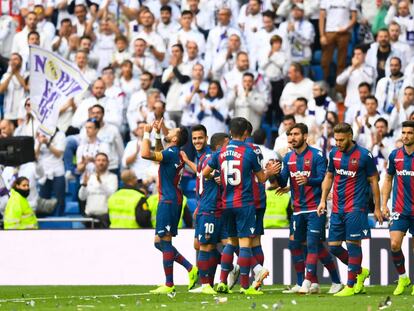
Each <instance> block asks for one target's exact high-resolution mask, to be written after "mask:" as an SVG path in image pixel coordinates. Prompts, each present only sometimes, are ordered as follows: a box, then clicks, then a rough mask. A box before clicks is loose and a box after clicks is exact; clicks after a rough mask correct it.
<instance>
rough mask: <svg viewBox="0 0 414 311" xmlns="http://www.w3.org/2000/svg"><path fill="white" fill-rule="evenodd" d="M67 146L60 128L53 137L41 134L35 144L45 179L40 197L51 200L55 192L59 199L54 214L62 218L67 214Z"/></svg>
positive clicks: (41, 184)
mask: <svg viewBox="0 0 414 311" xmlns="http://www.w3.org/2000/svg"><path fill="white" fill-rule="evenodd" d="M65 145H66V142H65V134H64V133H63V132H61V131H60V130H59V129H58V128H56V130H55V133H54V134H53V135H52V137H47V136H44V135H42V134H40V133H39V134H38V135H37V137H36V142H35V155H36V160H37V163H38V165H39V166H41V167H42V169H43V172H44V178H42V179H41V180H39V184H40V191H39V195H40V197H42V198H44V199H50V198H51V197H52V191H53V193H54V194H55V196H56V199H57V206H56V210H55V212H54V213H53V214H54V215H56V216H62V215H63V214H64V212H65V176H64V175H65V168H64V166H63V152H64V151H65Z"/></svg>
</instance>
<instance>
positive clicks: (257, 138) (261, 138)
mask: <svg viewBox="0 0 414 311" xmlns="http://www.w3.org/2000/svg"><path fill="white" fill-rule="evenodd" d="M253 142H254V143H255V144H258V145H264V143H265V142H266V132H265V131H264V130H263V129H258V130H255V131H254V133H253Z"/></svg>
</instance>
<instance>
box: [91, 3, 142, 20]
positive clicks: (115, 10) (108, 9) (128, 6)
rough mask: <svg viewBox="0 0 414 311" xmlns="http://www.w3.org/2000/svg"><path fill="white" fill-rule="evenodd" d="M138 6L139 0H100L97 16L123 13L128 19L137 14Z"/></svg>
mask: <svg viewBox="0 0 414 311" xmlns="http://www.w3.org/2000/svg"><path fill="white" fill-rule="evenodd" d="M139 7H140V1H139V0H126V1H116V0H102V1H100V2H99V11H98V17H102V16H103V17H106V16H108V15H114V16H116V15H117V14H123V15H124V16H126V17H127V18H128V19H130V20H131V19H133V18H134V17H135V16H137V14H138V9H139Z"/></svg>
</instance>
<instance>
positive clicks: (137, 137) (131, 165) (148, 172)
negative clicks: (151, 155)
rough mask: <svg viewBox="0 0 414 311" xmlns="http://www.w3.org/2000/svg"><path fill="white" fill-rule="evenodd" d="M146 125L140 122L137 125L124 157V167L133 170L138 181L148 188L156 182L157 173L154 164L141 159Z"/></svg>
mask: <svg viewBox="0 0 414 311" xmlns="http://www.w3.org/2000/svg"><path fill="white" fill-rule="evenodd" d="M145 124H146V122H144V121H139V122H138V123H137V126H136V128H135V130H134V131H133V134H134V138H133V139H132V140H131V141H129V142H128V144H127V145H126V147H125V151H124V155H123V156H122V166H123V167H125V168H128V169H132V170H133V171H134V173H135V175H136V176H137V178H138V180H139V181H141V183H143V184H144V185H146V186H148V185H149V184H151V183H152V182H153V181H154V177H155V178H156V177H157V171H156V166H155V165H154V162H152V161H149V160H146V159H143V158H142V157H141V153H140V150H141V142H142V137H143V136H144V126H145ZM154 172H155V176H154Z"/></svg>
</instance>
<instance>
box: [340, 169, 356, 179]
mask: <svg viewBox="0 0 414 311" xmlns="http://www.w3.org/2000/svg"><path fill="white" fill-rule="evenodd" d="M335 171H336V173H337V174H338V175H342V176H349V177H352V178H353V177H355V175H356V172H354V171H348V170H344V169H343V168H341V169H335Z"/></svg>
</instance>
